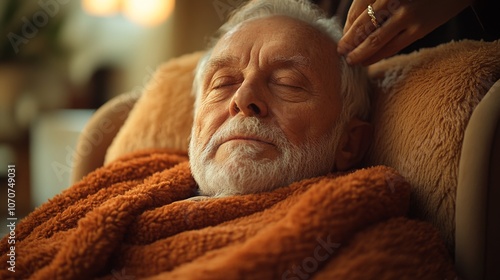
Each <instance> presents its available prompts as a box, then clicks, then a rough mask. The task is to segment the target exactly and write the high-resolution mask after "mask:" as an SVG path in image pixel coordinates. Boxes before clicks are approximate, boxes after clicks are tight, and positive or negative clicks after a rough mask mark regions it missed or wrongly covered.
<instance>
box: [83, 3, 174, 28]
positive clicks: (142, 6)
mask: <svg viewBox="0 0 500 280" xmlns="http://www.w3.org/2000/svg"><path fill="white" fill-rule="evenodd" d="M82 7H83V9H84V10H85V11H86V12H87V13H89V14H91V15H96V16H111V15H114V14H116V13H118V12H122V13H123V14H124V15H125V16H126V17H127V18H129V19H130V20H132V21H134V22H136V23H138V24H141V25H144V26H155V25H158V24H160V23H162V22H163V21H165V20H166V19H167V18H168V17H169V16H170V14H172V12H173V11H174V7H175V0H82Z"/></svg>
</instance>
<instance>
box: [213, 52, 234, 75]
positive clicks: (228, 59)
mask: <svg viewBox="0 0 500 280" xmlns="http://www.w3.org/2000/svg"><path fill="white" fill-rule="evenodd" d="M238 63H239V59H238V57H236V56H232V55H228V56H221V57H216V58H211V59H209V60H208V62H207V66H206V67H205V74H207V73H209V72H212V71H214V69H219V68H224V67H229V66H233V65H238Z"/></svg>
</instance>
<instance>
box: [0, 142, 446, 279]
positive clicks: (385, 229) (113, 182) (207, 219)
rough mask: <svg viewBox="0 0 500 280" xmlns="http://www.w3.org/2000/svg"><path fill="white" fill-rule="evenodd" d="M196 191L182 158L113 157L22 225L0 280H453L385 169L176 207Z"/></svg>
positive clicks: (432, 236)
mask: <svg viewBox="0 0 500 280" xmlns="http://www.w3.org/2000/svg"><path fill="white" fill-rule="evenodd" d="M196 189H197V186H196V183H195V182H194V180H193V178H192V176H191V173H190V169H189V164H188V159H187V156H186V155H185V154H183V153H172V152H166V151H148V152H140V153H134V154H131V155H129V156H126V157H122V158H121V159H119V160H117V161H114V162H112V163H110V164H108V165H107V166H105V167H102V168H100V169H98V170H96V171H94V172H92V173H90V174H89V175H88V176H86V177H85V178H83V180H81V181H80V182H78V183H77V184H75V185H73V186H72V187H71V188H69V189H68V190H66V191H64V192H63V193H62V194H60V195H58V196H56V197H54V198H53V199H52V200H50V201H49V202H47V203H46V204H44V205H42V206H41V207H40V208H38V209H36V210H35V211H34V212H33V213H31V214H30V215H29V216H28V217H26V218H25V219H24V220H23V221H22V222H21V223H20V224H19V225H18V228H17V231H16V238H17V240H16V244H15V248H16V263H15V270H16V272H11V271H8V270H7V269H3V270H2V271H0V278H1V279H11V278H12V279H26V278H29V279H96V278H97V279H142V278H148V279H454V278H455V273H454V269H453V264H452V261H451V258H450V257H449V256H448V253H447V250H446V249H445V247H444V245H443V243H442V242H441V240H440V238H439V235H438V233H437V232H436V231H435V230H434V229H433V228H432V227H431V226H429V225H428V224H426V223H423V222H419V221H412V220H409V219H407V218H404V215H405V214H406V212H407V210H408V204H409V189H410V188H409V186H408V184H407V183H406V181H405V180H404V179H403V178H402V177H400V176H399V175H398V174H397V172H396V171H394V170H392V169H390V168H387V167H383V166H378V167H372V168H367V169H361V170H358V171H355V172H352V173H349V174H342V175H339V174H337V175H335V174H331V175H327V176H323V177H318V178H312V179H307V180H303V181H300V182H297V183H294V184H291V185H290V186H287V187H283V188H279V189H277V190H275V191H273V192H269V193H262V194H251V195H243V196H233V197H224V198H208V199H202V200H197V199H188V198H190V197H193V196H195V195H196ZM0 245H1V247H0V250H1V253H2V256H1V260H0V261H1V263H3V264H4V266H5V264H6V262H7V261H8V256H7V252H8V250H9V246H10V245H9V244H7V238H6V237H4V238H3V239H2V241H1V243H0Z"/></svg>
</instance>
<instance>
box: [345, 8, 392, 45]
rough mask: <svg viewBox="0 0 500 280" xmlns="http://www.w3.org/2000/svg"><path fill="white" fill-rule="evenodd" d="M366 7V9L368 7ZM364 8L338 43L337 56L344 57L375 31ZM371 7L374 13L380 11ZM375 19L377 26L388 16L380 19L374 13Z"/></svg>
mask: <svg viewBox="0 0 500 280" xmlns="http://www.w3.org/2000/svg"><path fill="white" fill-rule="evenodd" d="M366 7H368V5H367V6H366ZM366 7H365V9H364V10H363V12H362V13H361V14H360V15H359V16H358V17H357V19H356V20H355V21H354V22H353V24H352V26H351V27H350V28H349V30H347V32H346V33H345V34H344V36H343V37H342V38H341V39H340V41H339V42H338V45H337V52H338V53H339V54H341V55H346V54H347V53H349V52H350V51H351V50H353V49H355V48H356V47H357V46H358V45H360V44H361V43H362V42H363V41H364V40H365V39H366V38H367V37H368V36H369V35H370V34H371V33H372V32H373V31H374V30H375V29H376V27H375V26H374V24H373V23H372V21H371V17H370V16H369V15H368V10H367V9H366ZM372 7H373V9H374V10H375V11H377V10H382V8H380V9H379V7H377V6H375V4H373V5H372ZM376 17H377V21H378V22H379V24H382V23H383V22H382V19H384V20H385V19H386V18H387V17H388V16H387V17H385V18H382V17H379V16H378V13H376Z"/></svg>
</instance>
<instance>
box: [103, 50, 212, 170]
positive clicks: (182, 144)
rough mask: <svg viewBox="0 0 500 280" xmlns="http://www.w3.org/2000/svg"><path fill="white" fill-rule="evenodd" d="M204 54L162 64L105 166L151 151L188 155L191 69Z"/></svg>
mask: <svg viewBox="0 0 500 280" xmlns="http://www.w3.org/2000/svg"><path fill="white" fill-rule="evenodd" d="M202 54H203V52H196V53H192V54H188V55H184V56H181V57H178V58H175V59H172V60H170V61H169V62H166V63H164V64H162V65H161V66H160V67H158V69H157V70H156V72H155V74H154V75H153V77H152V78H151V80H150V81H149V82H148V84H147V85H146V87H145V90H144V92H143V93H142V96H141V98H139V100H138V101H137V102H136V104H135V106H134V108H133V109H132V111H131V112H130V115H129V117H128V118H127V120H126V121H125V123H124V125H123V127H122V128H121V129H120V131H119V132H118V134H117V135H116V137H115V139H114V140H113V142H112V144H111V146H110V147H109V149H108V151H107V154H106V158H105V163H109V162H111V161H113V160H115V159H117V158H118V157H120V156H122V155H125V154H127V153H129V152H133V151H138V150H142V149H150V148H169V149H177V150H181V151H187V150H188V149H187V147H188V143H189V140H188V139H189V135H190V134H191V127H192V125H193V104H194V95H193V94H192V93H191V88H192V83H193V78H194V68H195V67H196V64H197V63H198V60H199V59H200V57H201V55H202Z"/></svg>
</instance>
